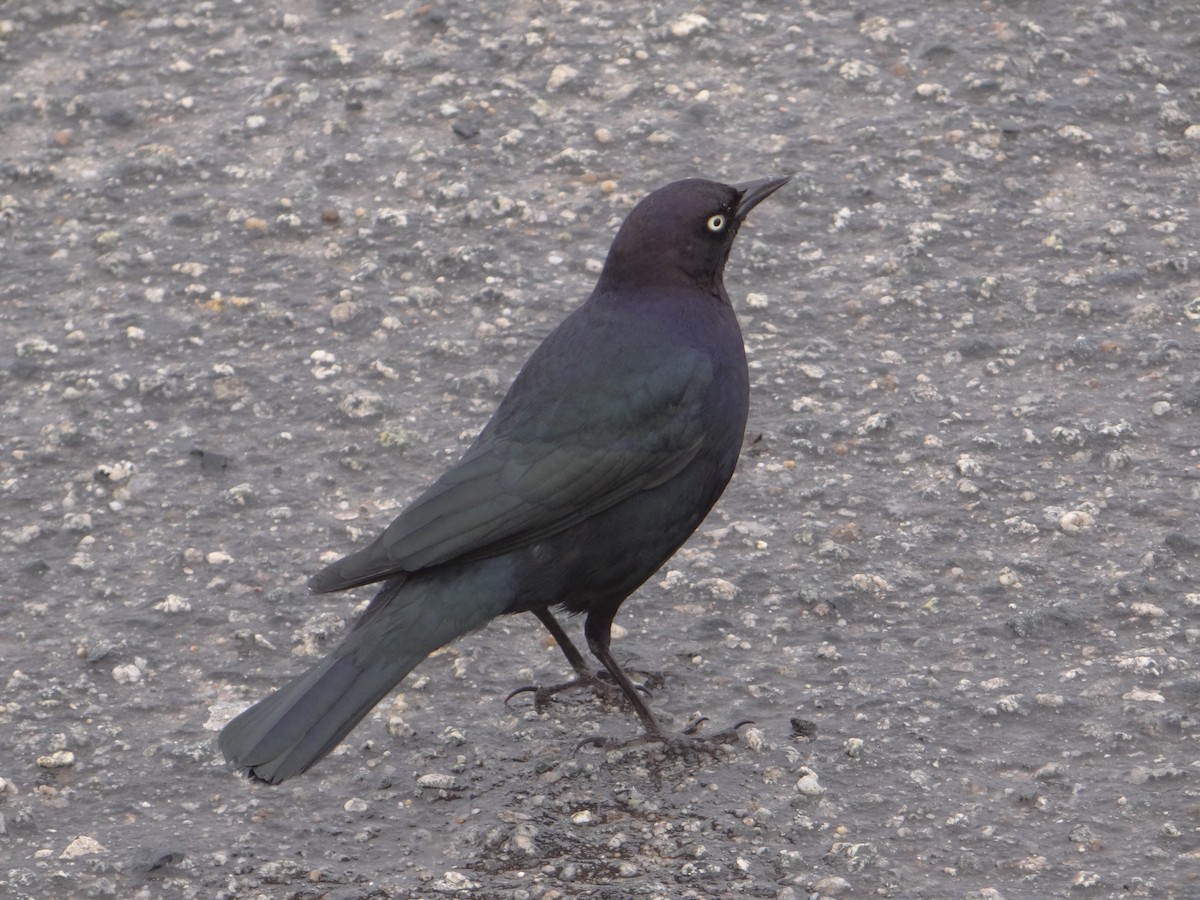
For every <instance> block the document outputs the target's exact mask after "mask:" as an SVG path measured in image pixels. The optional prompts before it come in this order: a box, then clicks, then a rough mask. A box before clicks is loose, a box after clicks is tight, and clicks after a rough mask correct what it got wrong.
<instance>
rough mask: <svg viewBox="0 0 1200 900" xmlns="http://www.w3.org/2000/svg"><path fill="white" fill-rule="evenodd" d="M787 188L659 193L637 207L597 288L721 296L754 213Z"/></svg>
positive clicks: (685, 188) (698, 185)
mask: <svg viewBox="0 0 1200 900" xmlns="http://www.w3.org/2000/svg"><path fill="white" fill-rule="evenodd" d="M787 182H788V179H787V178H767V179H763V180H761V181H747V182H743V183H742V184H733V185H730V184H720V183H719V182H716V181H706V180H704V179H702V178H689V179H686V180H685V181H676V182H673V183H672V184H668V185H667V186H666V187H662V188H659V189H658V190H657V191H654V192H653V193H652V194H649V195H648V196H647V197H645V198H644V199H643V200H642V201H641V202H640V203H638V205H637V206H635V207H634V209H633V212H631V213H630V214H629V215H628V217H627V218H626V219H625V221H624V223H623V224H622V225H621V228H620V230H619V231H618V232H617V236H616V238H615V239H614V240H613V243H612V248H611V249H610V250H609V251H608V259H607V260H606V261H605V263H604V270H603V272H602V273H601V275H600V284H599V287H600V288H603V289H612V290H622V291H628V290H630V289H637V288H641V287H661V286H670V285H679V286H689V287H696V286H698V287H701V288H703V289H706V290H711V291H712V292H713V293H717V294H720V293H722V291H721V287H722V276H723V274H724V271H725V261H726V260H727V259H728V258H729V250H730V248H731V247H732V246H733V239H734V237H735V236H736V235H737V232H738V228H739V227H740V226H741V224H742V222H744V221H745V219H746V216H747V215H748V214H749V212H750V210H752V209H754V207H756V206H757V205H758V204H759V203H761V202H762V201H763V200H765V199H766V198H767V197H769V196H770V195H771V194H773V193H774V192H775V191H777V190H779V188H781V187H783V185H784V184H786V183H787Z"/></svg>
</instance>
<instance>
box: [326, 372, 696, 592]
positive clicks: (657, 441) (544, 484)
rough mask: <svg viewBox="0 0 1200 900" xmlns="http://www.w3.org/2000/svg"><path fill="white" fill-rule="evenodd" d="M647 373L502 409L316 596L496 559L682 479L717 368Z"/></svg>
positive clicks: (565, 386) (590, 381)
mask: <svg viewBox="0 0 1200 900" xmlns="http://www.w3.org/2000/svg"><path fill="white" fill-rule="evenodd" d="M641 368H642V371H641V372H635V371H627V372H624V373H618V374H617V376H616V377H614V376H613V373H612V372H607V373H605V374H606V375H607V377H602V378H596V377H595V373H587V377H574V378H567V379H565V381H564V379H562V378H561V377H560V378H557V379H555V380H554V383H550V382H547V385H548V386H547V387H546V388H545V389H544V390H542V389H538V388H537V387H536V385H535V386H534V387H533V389H532V390H531V391H526V392H524V393H523V395H522V396H521V402H520V403H519V404H518V408H517V410H516V411H515V412H513V413H512V414H511V415H506V409H505V404H502V405H501V408H500V410H498V411H497V415H496V418H495V419H494V420H493V421H492V422H491V423H490V424H489V425H488V427H487V428H486V429H485V430H484V431H483V433H482V434H481V435H480V437H479V438H478V439H477V440H476V442H475V443H474V444H473V445H472V446H471V448H470V449H469V450H468V451H467V453H466V455H464V457H463V458H462V460H461V461H459V462H458V464H456V465H455V466H454V467H453V468H451V469H450V470H449V471H447V472H446V473H445V474H444V475H442V477H441V478H439V479H438V480H437V481H436V482H435V483H434V484H433V485H432V486H430V488H429V490H427V491H426V492H425V493H424V494H422V495H421V496H420V497H418V498H417V499H416V500H415V501H414V502H413V503H412V505H411V506H409V507H408V508H407V509H405V510H404V512H402V513H401V514H400V515H399V516H398V517H397V518H396V520H395V521H393V522H392V524H391V525H390V526H388V528H387V530H386V531H384V532H383V534H381V535H380V536H379V537H378V538H377V539H376V540H375V541H374V542H373V543H372V544H371V545H370V546H369V547H366V548H364V549H363V550H361V551H359V552H358V553H354V554H351V555H350V556H347V557H346V558H345V559H342V560H340V561H339V562H336V563H334V564H333V565H331V566H329V567H327V568H326V569H324V570H322V571H321V572H319V573H318V574H317V575H315V576H314V577H313V579H312V580H311V581H310V586H311V587H312V588H313V589H314V590H316V591H322V592H323V591H334V590H341V589H344V588H349V587H355V586H357V585H361V584H367V583H369V582H372V581H378V580H381V579H383V578H386V577H389V576H391V575H396V574H400V573H403V572H415V571H417V570H419V569H423V568H426V567H428V566H434V565H438V564H440V563H445V562H449V561H452V560H465V559H478V558H483V557H488V556H496V555H499V554H501V553H505V552H508V551H510V550H514V549H517V548H520V547H525V546H528V545H530V544H533V543H536V542H537V541H539V540H543V539H545V538H546V537H549V536H550V535H554V534H558V533H559V532H561V531H563V530H565V529H568V528H570V527H571V526H573V525H575V524H577V523H579V522H582V521H584V520H585V519H588V518H589V517H591V516H594V515H596V514H597V513H600V512H602V511H603V510H605V509H608V508H609V507H611V506H613V505H615V504H617V503H620V502H621V501H622V500H624V499H626V498H627V497H630V496H632V495H633V494H635V493H637V492H638V491H643V490H647V489H649V488H652V487H655V486H656V485H659V484H662V483H663V482H665V481H667V480H669V479H670V478H672V477H674V476H675V475H677V474H678V473H679V472H681V471H682V470H683V469H684V468H685V467H686V466H687V465H688V464H689V463H690V462H691V461H692V460H693V459H694V458H695V457H696V454H697V453H698V452H699V451H700V448H701V446H702V445H703V443H704V434H703V429H702V427H701V426H700V424H699V422H700V420H701V418H702V417H701V416H700V415H699V405H700V404H701V402H702V401H703V395H704V393H705V391H706V390H707V388H708V386H709V384H710V383H711V381H712V377H713V373H712V366H711V364H710V362H709V361H708V359H707V358H706V357H705V356H704V355H703V354H698V353H697V354H688V355H687V357H686V359H683V360H681V359H680V358H679V357H678V356H676V357H673V358H672V359H670V360H660V361H659V364H658V365H657V366H655V367H654V368H653V369H652V370H650V371H647V370H646V368H645V367H644V366H643V367H641ZM518 384H520V379H518ZM527 386H528V382H527ZM516 388H517V385H514V390H515V389H516ZM511 394H512V392H511V391H510V396H511ZM530 394H532V396H531V395H530ZM506 399H507V398H506Z"/></svg>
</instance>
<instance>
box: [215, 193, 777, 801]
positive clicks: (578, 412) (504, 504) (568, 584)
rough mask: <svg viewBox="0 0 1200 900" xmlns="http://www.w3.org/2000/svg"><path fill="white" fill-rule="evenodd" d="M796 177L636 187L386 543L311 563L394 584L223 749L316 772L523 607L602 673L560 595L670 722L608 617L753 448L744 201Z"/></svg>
mask: <svg viewBox="0 0 1200 900" xmlns="http://www.w3.org/2000/svg"><path fill="white" fill-rule="evenodd" d="M787 180H788V179H787V178H773V179H764V180H761V181H751V182H746V183H743V184H735V185H726V184H719V183H717V182H713V181H706V180H702V179H688V180H685V181H677V182H674V183H673V184H669V185H667V186H666V187H663V188H660V189H659V190H656V191H654V192H653V193H651V194H649V195H648V196H647V197H645V198H644V199H643V200H642V201H641V202H640V203H638V205H637V206H636V207H635V208H634V209H633V211H632V212H631V213H630V214H629V216H628V217H627V218H626V219H625V222H624V223H623V224H622V225H621V228H620V230H619V231H618V232H617V236H616V238H615V239H614V240H613V243H612V247H611V249H610V250H609V252H608V257H607V259H606V261H605V263H604V268H603V270H602V271H601V273H600V277H599V280H598V281H597V283H596V286H595V288H594V289H593V291H592V293H591V295H590V296H589V297H588V299H587V300H586V301H585V302H584V303H583V305H582V306H580V307H579V308H578V309H576V310H575V311H574V312H573V313H571V314H570V315H569V316H568V317H567V318H566V319H565V320H564V321H563V322H562V323H561V324H560V325H559V326H558V327H557V328H555V329H554V331H552V332H551V333H550V335H549V336H548V337H547V338H546V339H545V340H544V341H543V342H542V344H541V345H540V346H539V347H538V348H537V349H536V350H535V351H534V352H533V355H532V356H531V357H530V358H529V361H528V362H526V363H525V366H524V367H523V368H522V369H521V371H520V373H519V374H518V375H517V378H516V380H515V381H514V382H513V384H512V387H511V388H509V390H508V393H507V394H506V395H505V397H504V399H503V400H502V401H501V402H500V405H499V407H498V408H497V410H496V412H495V414H494V415H493V417H492V419H491V421H490V422H488V424H487V425H486V426H485V427H484V429H483V430H482V431H481V432H480V433H479V436H478V437H477V438H476V439H475V441H474V442H473V443H472V444H471V445H470V447H468V448H467V450H466V452H465V453H464V454H463V456H462V459H460V460H459V461H458V463H457V464H455V465H454V466H453V467H452V468H450V469H449V471H447V472H446V473H445V474H443V475H442V476H441V477H440V478H439V479H438V480H437V481H436V482H434V484H433V485H432V486H431V487H429V489H428V490H426V491H425V492H424V493H423V494H421V495H420V496H419V497H418V498H417V499H416V500H414V501H413V502H412V504H411V505H410V506H408V507H407V508H406V509H405V510H404V511H403V512H402V513H401V514H400V515H399V516H398V517H397V518H396V519H395V521H393V522H392V524H391V525H389V526H388V527H387V529H385V530H384V531H383V533H382V534H380V535H379V536H378V537H377V538H376V539H375V540H374V541H373V542H372V543H371V544H370V545H368V546H367V547H364V548H363V549H361V550H359V551H357V552H356V553H352V554H350V555H349V556H346V557H345V558H343V559H342V560H340V561H338V562H335V563H333V564H332V565H330V566H329V567H327V568H325V569H324V570H322V571H320V572H318V573H317V574H316V575H314V576H313V577H312V578H311V579H310V581H309V586H310V587H311V589H312V590H314V591H316V592H319V593H324V592H327V591H340V590H344V589H347V588H353V587H358V586H359V585H365V584H370V583H373V582H382V586H381V587H380V589H379V592H378V594H376V596H375V598H374V599H373V600H372V601H371V602H370V604H369V605H368V606H367V608H366V610H365V611H364V612H363V614H362V616H361V617H360V618H359V619H358V621H356V622H355V623H354V625H353V626H352V627H351V629H350V630H349V632H348V633H347V634H346V636H345V637H344V638H343V640H342V641H341V642H340V643H339V644H338V646H337V647H336V648H335V649H334V650H333V651H332V652H330V653H329V655H328V656H326V657H325V658H324V659H323V660H321V661H320V662H319V663H317V664H316V665H315V666H314V667H312V668H311V669H309V670H308V671H307V672H304V673H302V674H300V675H298V676H296V677H295V678H294V679H293V680H291V681H290V682H288V683H287V684H285V685H284V686H283V687H282V688H280V689H279V690H277V691H275V693H273V694H271V695H270V696H268V697H267V698H265V699H264V700H261V701H259V702H258V703H257V704H255V705H254V706H252V707H250V708H249V709H247V710H246V711H245V712H243V713H241V714H240V715H239V716H237V718H235V719H234V720H233V721H231V722H230V723H229V724H228V725H226V726H225V728H224V730H223V731H222V732H221V736H220V739H219V744H220V748H221V751H222V752H223V753H224V755H225V757H226V759H228V760H229V761H230V762H231V763H232V764H233V765H235V766H236V767H238V768H239V769H241V770H243V771H244V772H246V773H247V774H249V775H250V776H252V777H253V778H256V779H258V780H261V781H265V782H269V783H272V784H276V783H279V782H281V781H283V780H285V779H287V778H291V777H292V776H294V775H298V774H300V773H301V772H304V771H306V770H307V769H308V768H309V767H311V766H312V765H313V764H314V763H316V762H317V761H318V760H320V759H321V758H322V757H324V756H325V755H326V754H327V753H329V752H330V751H331V750H332V749H333V748H334V747H336V746H337V745H338V743H339V742H341V740H342V739H343V738H345V737H346V735H347V734H348V733H349V732H350V730H351V729H352V728H354V726H355V725H356V724H357V723H358V722H359V721H360V720H361V719H362V718H363V717H364V716H365V715H366V714H367V713H368V712H370V710H371V709H372V708H373V707H374V706H375V705H376V704H377V703H378V702H379V701H380V700H382V699H383V697H384V696H385V695H386V694H387V693H388V692H389V691H391V690H392V688H393V687H395V686H396V685H397V684H398V683H399V682H400V680H401V679H403V678H404V676H405V675H407V674H408V673H409V672H410V671H412V669H413V668H414V667H415V666H416V665H417V664H418V663H420V662H421V660H423V659H424V658H425V657H426V656H428V655H429V654H430V653H432V652H433V651H434V650H436V649H438V648H439V647H441V646H443V645H444V644H447V643H449V642H450V641H452V640H454V639H455V638H457V637H460V636H461V635H464V634H467V633H468V632H471V631H474V630H476V629H478V628H482V627H483V626H484V625H486V624H487V623H488V622H489V621H491V620H492V619H494V618H496V617H497V616H500V615H505V614H509V613H518V612H531V613H533V614H534V615H536V616H537V617H538V619H539V620H540V621H541V622H542V623H543V624H544V625H545V626H546V628H547V629H548V630H549V631H550V633H551V634H552V635H553V636H554V639H555V641H556V642H557V643H558V645H559V646H560V647H561V648H562V651H563V653H564V655H565V656H566V658H567V661H568V662H569V663H570V665H571V667H572V668H573V669H574V670H575V672H576V674H577V676H578V681H577V682H572V683H573V684H574V683H585V684H591V685H593V686H598V685H599V681H598V679H597V677H596V676H595V675H594V674H593V673H592V672H591V671H590V670H589V669H588V666H587V664H586V663H585V661H584V658H583V655H582V654H581V653H580V652H579V651H578V650H577V649H576V647H575V646H574V645H573V644H572V643H571V641H570V639H569V638H568V637H567V634H566V632H565V631H564V630H563V629H562V627H561V626H560V625H559V623H558V621H557V620H556V619H555V618H554V615H553V613H552V612H551V610H552V609H559V610H565V611H567V612H569V613H572V614H578V613H582V614H584V615H585V617H586V618H585V620H584V634H585V636H586V638H587V644H588V648H589V649H590V650H591V652H592V654H593V655H594V656H595V657H596V659H598V660H599V661H600V662H601V663H602V664H603V666H604V669H605V670H607V673H608V675H609V676H610V677H611V679H612V681H614V682H615V683H616V685H617V686H618V687H619V688H620V691H621V692H622V693H623V695H624V696H625V697H626V698H627V699H628V702H629V704H630V705H631V706H632V707H633V709H634V710H635V711H636V713H637V715H638V717H639V718H640V719H641V723H642V726H643V728H644V729H645V733H644V735H643V736H642V738H641V740H647V741H668V740H670V736H669V735H667V734H666V732H665V731H664V730H663V728H662V726H661V725H660V724H659V722H658V719H657V718H656V717H655V715H654V713H653V712H651V710H650V708H649V707H648V706H647V705H646V702H645V701H644V699H643V698H642V696H641V695H640V694H639V692H638V689H637V687H635V685H634V684H633V682H632V681H631V680H630V679H629V677H628V676H627V675H626V673H625V672H624V671H623V670H622V669H621V667H620V666H619V665H618V664H617V661H616V660H615V659H614V658H613V655H612V653H611V651H610V648H609V640H610V635H609V632H610V628H611V625H612V621H613V617H614V616H615V615H616V613H617V609H618V608H619V607H620V606H621V603H622V602H623V601H624V600H625V598H626V597H628V596H629V595H630V594H631V593H633V591H634V590H636V589H637V588H638V586H639V585H641V584H642V583H643V582H644V581H646V579H648V578H649V577H650V576H651V575H653V574H654V572H655V571H657V570H658V569H659V567H661V566H662V565H663V563H665V562H666V561H667V560H668V559H669V558H670V557H671V555H672V554H673V553H674V552H675V551H676V550H677V549H679V547H680V545H682V544H683V543H684V541H686V540H687V538H688V536H689V535H691V534H692V532H693V531H695V530H696V527H697V526H698V525H699V524H700V522H701V521H702V520H703V519H704V517H705V515H707V513H708V511H709V510H710V509H711V508H712V506H713V504H714V503H715V502H716V501H717V498H718V497H719V496H720V495H721V492H722V491H723V490H724V489H725V485H726V484H727V483H728V481H729V479H730V476H731V475H732V474H733V470H734V467H735V465H736V464H737V460H738V454H739V452H740V449H741V445H742V439H743V434H744V431H745V427H746V414H747V408H748V405H749V374H748V372H747V367H746V353H745V347H744V346H743V343H742V336H741V331H740V330H739V328H738V323H737V318H736V316H735V315H734V311H733V307H732V305H731V304H730V301H729V295H728V294H727V293H726V291H725V285H724V280H723V276H724V270H725V262H726V260H727V259H728V257H729V251H730V248H731V247H732V246H733V240H734V237H735V236H736V235H737V232H738V228H739V226H740V225H741V224H742V222H743V221H744V220H745V218H746V215H747V214H748V213H749V212H750V210H752V209H753V208H754V207H755V206H757V205H758V204H759V203H760V202H762V201H763V200H764V199H766V198H767V197H768V196H770V195H771V194H772V193H774V192H775V191H776V190H778V189H779V188H780V187H782V186H783V185H784V184H785V183H786V182H787ZM562 687H565V686H564V685H559V686H558V688H562ZM556 689H557V688H556ZM736 727H737V726H735V728H736ZM585 743H587V742H585Z"/></svg>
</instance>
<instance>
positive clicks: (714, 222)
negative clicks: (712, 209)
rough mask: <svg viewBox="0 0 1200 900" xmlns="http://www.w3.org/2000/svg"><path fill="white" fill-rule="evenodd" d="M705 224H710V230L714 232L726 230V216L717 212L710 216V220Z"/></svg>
mask: <svg viewBox="0 0 1200 900" xmlns="http://www.w3.org/2000/svg"><path fill="white" fill-rule="evenodd" d="M705 224H706V225H708V230H709V231H711V232H712V233H713V234H718V233H720V232H722V231H724V230H725V217H724V216H723V215H721V214H720V213H717V214H716V215H715V216H709V217H708V222H706V223H705Z"/></svg>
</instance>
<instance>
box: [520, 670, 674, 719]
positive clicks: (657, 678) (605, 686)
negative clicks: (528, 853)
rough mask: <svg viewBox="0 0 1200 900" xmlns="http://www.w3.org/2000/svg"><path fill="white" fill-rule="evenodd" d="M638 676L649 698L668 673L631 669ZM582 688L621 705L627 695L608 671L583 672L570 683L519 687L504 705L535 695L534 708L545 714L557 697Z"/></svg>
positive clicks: (638, 686)
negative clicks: (652, 690) (551, 701)
mask: <svg viewBox="0 0 1200 900" xmlns="http://www.w3.org/2000/svg"><path fill="white" fill-rule="evenodd" d="M630 671H631V672H633V673H634V674H636V675H639V676H641V678H642V683H641V684H639V685H637V689H638V690H639V691H641V692H642V693H643V694H645V695H646V696H647V697H649V696H650V695H651V694H650V690H651V688H656V687H659V686H661V685H662V684H664V683H665V681H666V673H664V672H643V671H640V670H638V669H631V670H630ZM581 688H590V689H591V691H592V693H593V694H595V695H596V696H597V697H599V698H600V699H601V700H604V701H606V702H608V703H612V704H614V705H620V704H621V703H622V702H623V701H624V699H625V695H624V693H622V691H621V688H620V687H619V686H618V685H617V684H616V682H614V681H613V680H612V676H611V675H609V674H608V672H606V671H603V670H601V671H599V672H594V673H592V672H581V673H580V674H579V675H578V676H577V677H576V678H573V679H571V680H570V681H564V682H563V683H562V684H551V685H546V686H541V685H536V684H528V685H526V686H525V687H519V688H517V689H516V690H515V691H513V692H512V693H511V694H509V695H508V696H507V697H505V698H504V703H505V705H506V706H507V705H508V703H509V701H510V700H512V698H513V697H516V696H518V695H519V694H533V708H534V709H535V710H537V711H538V712H544V711H545V709H546V704H548V703H549V702H550V700H551V699H552V698H553V697H554V696H555V695H556V694H561V693H564V692H566V691H573V690H579V689H581Z"/></svg>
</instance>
